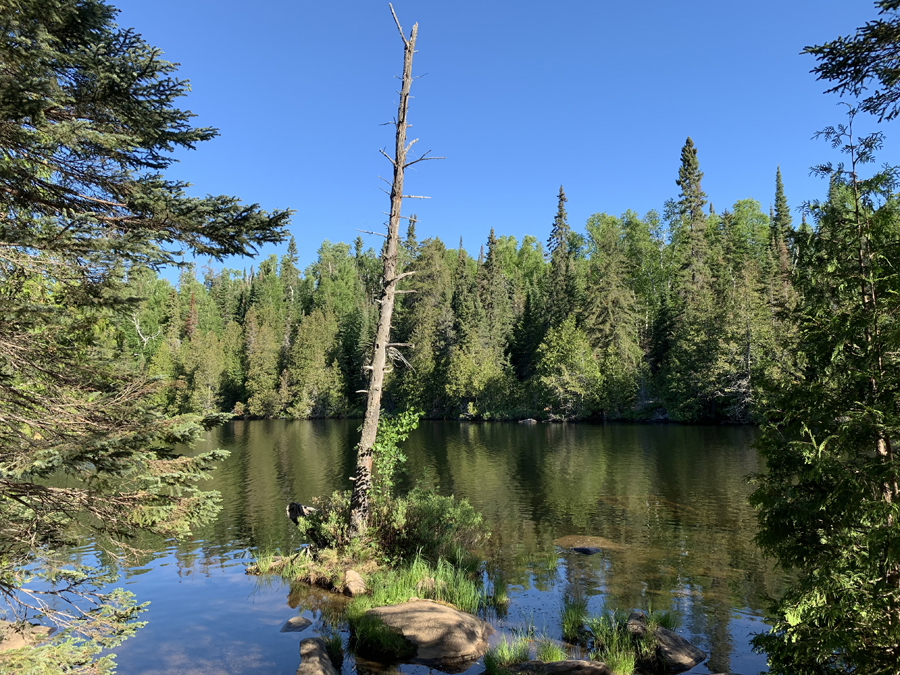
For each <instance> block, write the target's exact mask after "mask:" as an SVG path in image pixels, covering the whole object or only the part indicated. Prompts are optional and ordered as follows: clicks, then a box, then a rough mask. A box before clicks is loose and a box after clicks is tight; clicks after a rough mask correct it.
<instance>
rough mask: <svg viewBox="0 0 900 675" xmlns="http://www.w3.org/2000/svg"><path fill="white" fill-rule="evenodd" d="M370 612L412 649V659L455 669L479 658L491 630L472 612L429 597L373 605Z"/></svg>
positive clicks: (457, 670)
mask: <svg viewBox="0 0 900 675" xmlns="http://www.w3.org/2000/svg"><path fill="white" fill-rule="evenodd" d="M366 614H374V615H375V616H377V617H379V618H380V619H381V620H382V621H383V622H384V623H385V625H387V626H388V627H389V628H392V629H394V630H395V631H397V632H398V633H400V634H401V635H402V636H403V637H404V638H405V639H406V640H407V642H409V643H410V644H411V645H413V647H415V649H416V656H415V658H414V659H413V661H414V662H415V663H421V664H423V665H426V666H430V667H433V668H437V669H439V670H444V669H450V670H453V671H454V672H459V671H460V670H463V669H464V666H465V665H466V664H470V663H471V662H473V661H475V660H476V659H479V658H481V657H482V656H483V655H484V652H485V651H486V650H487V638H488V636H489V635H490V634H491V633H493V632H494V629H493V628H491V627H490V626H489V625H488V624H487V623H485V622H484V621H482V620H481V619H479V618H478V617H476V616H472V615H471V614H467V613H466V612H461V611H459V610H458V609H455V608H453V607H450V606H448V605H442V604H440V603H437V602H433V601H432V600H417V601H415V602H404V603H403V604H401V605H390V606H388V607H376V608H374V609H370V610H369V611H368V612H366Z"/></svg>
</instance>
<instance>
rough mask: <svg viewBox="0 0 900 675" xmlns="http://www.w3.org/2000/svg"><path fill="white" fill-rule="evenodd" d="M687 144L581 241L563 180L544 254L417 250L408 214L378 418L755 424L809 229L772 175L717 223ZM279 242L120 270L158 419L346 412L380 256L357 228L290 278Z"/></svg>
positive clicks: (490, 247) (440, 245) (513, 244)
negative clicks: (238, 267)
mask: <svg viewBox="0 0 900 675" xmlns="http://www.w3.org/2000/svg"><path fill="white" fill-rule="evenodd" d="M702 177H703V173H702V172H701V171H700V166H699V161H698V158H697V149H696V147H695V146H694V144H693V142H692V140H691V139H690V138H688V139H687V141H686V143H685V145H684V147H683V148H682V152H681V163H680V167H679V169H678V175H677V181H676V182H677V185H678V187H679V188H680V192H679V194H678V197H677V198H676V199H672V200H670V201H668V202H667V203H666V204H665V206H664V209H663V211H662V213H661V214H660V213H658V212H656V211H651V212H649V213H647V214H646V215H644V216H639V215H638V214H637V213H635V212H633V211H627V212H625V213H624V214H622V215H621V216H612V215H609V214H606V213H597V214H595V215H592V216H591V217H590V218H589V219H588V220H587V223H586V224H585V228H584V232H583V233H580V232H577V231H575V230H574V229H573V228H572V227H571V226H570V224H569V221H568V216H567V213H566V202H567V199H566V196H565V193H564V192H563V189H562V187H561V188H560V190H559V194H558V195H557V210H556V215H555V217H554V218H553V222H552V229H551V233H550V236H549V238H548V240H547V242H546V244H544V243H543V242H542V241H540V240H538V239H536V238H535V237H533V236H530V235H526V236H524V237H522V239H521V241H519V240H517V239H516V238H515V237H513V236H500V237H498V236H496V235H495V233H494V231H493V229H492V230H491V231H490V234H489V235H488V238H487V242H486V243H485V244H484V245H482V246H481V247H480V250H479V253H478V255H477V256H471V255H469V254H468V253H467V252H466V250H465V249H464V248H463V242H462V241H460V244H459V247H458V248H456V249H451V248H448V247H447V245H446V244H445V243H444V242H442V241H441V240H440V239H438V238H430V239H426V240H424V241H419V240H418V239H417V236H416V219H415V217H414V216H413V217H411V218H410V219H409V221H408V229H407V232H406V236H405V238H404V240H403V243H402V247H401V248H402V250H401V251H400V261H399V264H400V270H401V271H402V272H413V273H414V274H413V275H411V276H410V277H408V279H406V280H404V281H403V282H402V283H401V285H402V288H401V294H400V296H399V297H398V301H397V307H396V314H395V316H394V322H393V332H392V335H393V338H392V339H394V340H396V342H398V343H401V344H402V345H405V346H399V347H392V348H391V349H390V355H391V358H392V360H393V369H392V372H390V373H389V374H388V375H387V378H386V384H385V407H386V408H388V409H406V408H416V409H419V410H422V411H424V412H425V414H426V415H427V416H428V417H432V418H452V419H456V418H464V419H485V420H487V419H517V418H525V417H541V418H546V419H635V420H640V419H670V420H675V421H681V422H711V421H724V422H734V423H748V422H753V421H756V420H758V419H759V415H760V412H761V410H762V404H763V400H764V398H765V395H764V393H763V391H764V389H763V383H764V382H765V381H766V380H771V379H772V378H778V377H779V372H780V370H781V369H782V368H783V360H784V358H789V355H790V353H791V350H792V344H791V341H792V335H793V333H794V328H793V321H792V319H791V317H790V309H791V307H792V306H793V304H795V303H796V298H795V293H794V291H793V288H792V275H793V274H796V273H797V270H796V267H797V265H798V262H799V261H801V260H802V255H801V254H800V251H801V249H802V247H803V241H804V238H808V237H809V235H810V233H811V232H812V229H811V228H810V227H808V226H807V225H806V224H805V221H804V222H802V223H801V224H800V226H799V227H798V228H796V229H795V228H794V227H793V224H792V218H791V213H790V209H789V207H788V202H787V199H786V197H785V195H784V189H783V185H782V181H781V174H780V171H777V172H776V176H775V193H774V201H773V208H770V209H769V213H765V212H764V211H763V210H762V209H761V207H760V204H759V203H758V202H756V201H754V200H752V199H744V200H741V201H738V202H737V203H735V204H734V205H733V206H732V207H731V208H730V209H726V210H723V211H722V212H721V213H718V212H717V211H716V210H715V209H714V207H713V206H712V204H710V203H708V200H707V196H706V194H705V193H704V192H703V189H702V186H701V180H702ZM298 264H299V260H298V256H297V250H296V245H295V243H294V242H293V241H291V242H290V244H289V246H288V250H287V253H286V254H285V255H283V256H281V257H280V259H279V258H278V257H277V256H275V255H272V256H269V257H268V258H266V259H264V260H262V261H261V262H260V263H259V264H258V266H257V267H256V268H255V269H254V268H251V269H250V271H249V272H246V271H235V270H230V269H218V270H217V269H213V268H210V267H206V268H204V269H203V270H202V275H200V276H199V278H198V274H197V270H196V268H195V267H193V266H186V267H184V268H183V269H182V271H181V275H180V278H179V282H178V283H177V285H173V284H171V283H170V282H169V281H167V280H166V279H164V278H161V277H158V276H157V275H156V273H155V272H150V271H149V270H141V269H133V270H132V271H131V272H130V273H129V276H128V279H127V285H128V286H129V287H131V288H132V289H133V291H134V293H135V295H136V296H140V297H145V298H146V300H145V301H144V302H143V303H142V304H141V305H140V307H139V308H138V309H136V311H134V312H133V313H132V314H131V316H130V317H128V318H127V320H122V319H119V320H118V322H117V323H115V325H114V326H111V330H113V331H114V336H115V337H114V339H115V340H116V342H117V344H118V346H119V348H120V349H121V351H122V353H123V354H124V355H125V356H126V358H128V359H131V360H133V362H134V364H135V366H136V367H138V368H140V369H142V370H143V371H145V372H146V373H147V374H150V375H152V376H155V377H158V378H160V379H161V380H162V386H161V387H160V389H159V390H158V391H157V393H156V394H155V396H156V402H157V403H159V404H161V405H162V406H163V407H164V408H165V410H166V411H167V412H168V413H170V414H183V413H207V412H212V411H225V412H234V413H236V414H237V415H241V416H248V417H253V418H276V417H290V418H299V419H305V418H321V417H341V416H357V415H359V414H361V410H362V406H363V402H364V396H362V395H361V393H360V392H361V391H362V390H364V389H365V387H366V383H367V381H368V374H367V370H366V367H367V365H368V364H367V363H366V361H367V359H368V358H369V357H368V354H369V353H370V351H371V350H370V345H371V343H372V340H373V338H374V329H375V323H376V319H377V300H378V298H380V297H381V288H380V283H381V279H380V273H381V269H380V265H381V264H380V262H379V258H378V254H377V252H376V251H374V250H373V249H372V248H368V249H366V248H365V247H364V244H363V241H362V239H361V238H359V237H357V239H356V240H355V242H354V243H353V245H352V246H350V245H347V244H344V243H331V242H328V241H325V242H324V243H323V244H322V245H321V247H320V248H319V251H318V257H317V260H316V261H315V262H313V263H312V264H311V265H309V266H308V267H306V269H304V270H301V269H300V267H299V266H298Z"/></svg>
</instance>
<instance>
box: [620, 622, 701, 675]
mask: <svg viewBox="0 0 900 675" xmlns="http://www.w3.org/2000/svg"><path fill="white" fill-rule="evenodd" d="M625 625H626V626H627V628H628V630H629V632H631V634H632V635H636V636H638V637H640V636H642V635H644V633H646V632H647V615H646V614H644V613H643V612H632V613H631V614H630V615H629V617H628V622H627V623H626V624H625ZM653 635H654V637H655V638H656V658H657V659H658V660H659V665H660V668H661V669H662V670H665V671H666V672H669V673H680V672H682V671H684V670H690V669H691V668H693V667H694V666H696V665H697V664H698V663H700V662H701V661H703V660H704V659H705V658H706V652H704V651H703V650H702V649H699V648H697V647H695V646H694V645H692V644H691V643H690V642H688V641H687V640H685V639H684V638H683V637H681V636H680V635H678V634H677V633H674V632H672V631H670V630H669V629H668V628H663V627H662V626H658V627H657V628H656V630H655V631H654V632H653Z"/></svg>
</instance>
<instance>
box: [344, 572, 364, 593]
mask: <svg viewBox="0 0 900 675" xmlns="http://www.w3.org/2000/svg"><path fill="white" fill-rule="evenodd" d="M343 587H344V595H349V596H350V597H351V598H355V597H356V596H357V595H365V594H366V593H368V592H369V589H367V588H366V582H365V581H363V578H362V577H361V576H360V575H359V572H357V571H355V570H347V571H346V572H344V581H343Z"/></svg>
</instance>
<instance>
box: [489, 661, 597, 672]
mask: <svg viewBox="0 0 900 675" xmlns="http://www.w3.org/2000/svg"><path fill="white" fill-rule="evenodd" d="M506 669H507V670H509V671H510V672H512V673H535V674H536V675H613V671H611V670H610V669H609V667H608V666H607V665H606V664H605V663H600V662H599V661H551V662H550V663H544V662H543V661H525V662H524V663H517V664H515V665H512V666H507V668H506Z"/></svg>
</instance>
